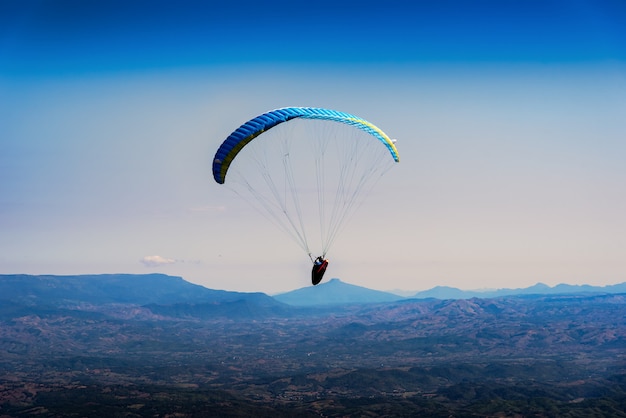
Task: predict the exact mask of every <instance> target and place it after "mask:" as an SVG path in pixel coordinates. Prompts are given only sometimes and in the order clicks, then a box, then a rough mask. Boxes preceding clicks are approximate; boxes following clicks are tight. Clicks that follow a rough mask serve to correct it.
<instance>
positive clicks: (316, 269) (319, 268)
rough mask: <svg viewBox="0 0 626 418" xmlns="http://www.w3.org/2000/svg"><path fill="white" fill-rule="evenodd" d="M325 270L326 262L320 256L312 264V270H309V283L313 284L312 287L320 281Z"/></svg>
mask: <svg viewBox="0 0 626 418" xmlns="http://www.w3.org/2000/svg"><path fill="white" fill-rule="evenodd" d="M327 268H328V260H326V259H324V258H322V256H319V257H317V258H316V259H315V261H314V262H313V269H312V270H311V283H313V286H315V285H316V284H318V283H319V282H321V281H322V278H323V277H324V273H326V269H327Z"/></svg>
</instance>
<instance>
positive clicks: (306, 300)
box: [274, 279, 403, 306]
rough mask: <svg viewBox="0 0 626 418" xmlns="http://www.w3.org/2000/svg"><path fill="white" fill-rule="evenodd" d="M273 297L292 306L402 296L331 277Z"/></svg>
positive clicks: (393, 299)
mask: <svg viewBox="0 0 626 418" xmlns="http://www.w3.org/2000/svg"><path fill="white" fill-rule="evenodd" d="M274 299H276V300H278V301H280V302H283V303H286V304H288V305H292V306H316V305H347V304H363V303H385V302H394V301H397V300H401V299H403V298H402V297H401V296H398V295H394V294H393V293H387V292H381V291H378V290H372V289H368V288H365V287H361V286H355V285H351V284H348V283H344V282H342V281H341V280H339V279H331V280H329V281H328V282H326V283H322V284H319V285H317V286H315V287H313V286H309V287H304V288H302V289H297V290H293V291H291V292H287V293H281V294H279V295H275V296H274Z"/></svg>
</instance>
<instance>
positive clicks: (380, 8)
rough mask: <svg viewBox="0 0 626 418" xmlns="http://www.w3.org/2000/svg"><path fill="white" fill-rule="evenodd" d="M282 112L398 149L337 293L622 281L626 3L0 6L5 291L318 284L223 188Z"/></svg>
mask: <svg viewBox="0 0 626 418" xmlns="http://www.w3.org/2000/svg"><path fill="white" fill-rule="evenodd" d="M283 106H320V107H329V108H335V109H338V110H342V111H346V112H350V113H354V114H357V115H359V116H362V117H364V118H366V119H368V120H370V121H372V122H374V123H375V124H377V125H378V126H380V127H381V128H383V129H384V130H385V131H386V132H387V133H389V134H390V135H391V136H392V137H396V138H398V148H399V151H400V154H401V157H402V162H401V164H399V165H398V167H397V168H394V169H393V170H392V171H390V172H389V173H388V174H387V175H386V176H385V178H384V180H383V181H382V182H381V186H380V187H379V188H377V190H376V192H375V193H374V194H373V196H372V197H371V199H370V201H368V204H367V205H365V206H364V207H363V208H362V209H361V210H360V211H359V213H358V214H357V216H355V218H354V219H353V221H352V222H351V223H350V224H349V225H348V227H347V229H346V231H345V233H344V234H343V235H342V236H341V237H340V239H339V240H338V241H337V244H336V245H335V247H333V251H332V252H331V254H329V257H330V258H331V267H330V269H329V272H328V274H329V276H331V277H339V278H341V279H342V280H345V281H348V282H350V283H355V284H360V285H363V286H368V287H372V288H378V289H384V290H389V289H394V288H397V289H407V290H420V289H426V288H430V287H433V286H436V285H450V286H457V287H461V288H466V289H469V288H471V289H476V288H494V287H521V286H527V285H531V284H534V283H536V282H538V281H542V282H545V283H548V284H557V283H561V282H567V283H591V284H600V285H601V284H610V283H617V282H621V281H624V280H626V261H624V260H623V258H624V257H623V254H624V253H626V238H624V237H626V220H625V217H624V216H623V213H626V194H625V190H626V188H625V187H624V186H626V168H625V167H624V166H625V164H623V161H624V159H625V157H626V144H625V143H626V140H624V138H625V137H626V117H624V115H626V4H625V3H624V2H622V1H523V2H522V1H506V0H505V1H475V2H465V1H440V2H413V3H411V5H410V6H407V4H405V2H393V1H390V2H358V3H355V2H343V3H341V4H336V2H330V1H328V2H326V1H322V2H315V3H312V4H309V5H307V6H302V7H298V8H294V6H293V2H286V1H277V2H272V3H268V4H266V3H258V2H254V3H252V2H176V3H173V2H158V1H157V2H154V1H152V2H144V1H137V2H132V4H130V5H129V4H127V2H118V1H109V2H95V1H94V2H91V1H87V2H85V1H1V2H0V231H2V233H1V234H0V273H32V274H48V273H49V274H80V273H114V272H125V273H142V272H152V271H159V272H163V273H167V274H173V275H180V276H183V277H185V278H186V279H187V280H190V281H193V282H196V283H200V284H203V285H206V286H208V287H212V288H220V289H228V290H242V291H265V292H268V293H272V292H277V291H283V290H290V289H293V288H297V287H301V286H305V285H307V283H308V282H309V277H308V275H309V261H308V259H306V258H304V257H302V254H301V252H300V250H299V249H298V248H297V247H296V246H294V245H293V243H292V242H291V241H290V240H289V239H288V238H287V237H283V236H282V235H281V234H280V232H278V231H277V230H276V229H275V227H274V226H273V225H271V224H267V222H266V221H265V220H264V218H262V217H261V218H260V217H259V216H258V215H257V214H256V213H255V212H253V211H251V210H250V209H249V208H248V207H247V206H246V204H245V202H240V201H238V200H237V199H236V198H234V197H233V196H231V195H230V194H229V193H227V191H226V190H223V189H222V188H220V187H219V186H218V185H217V184H215V183H212V180H211V175H210V161H211V158H212V156H213V153H214V151H215V149H216V148H217V147H218V146H219V144H220V143H221V141H222V140H223V139H224V138H225V137H226V136H227V135H228V134H229V133H230V132H231V131H232V130H233V129H235V128H236V127H237V126H239V124H241V123H242V122H244V121H245V120H247V119H249V118H251V117H253V116H256V115H257V114H260V113H263V112H265V111H267V110H271V109H274V108H277V107H283ZM268 237H271V239H270V240H269V241H268ZM268 242H269V243H271V245H268ZM146 257H148V258H146Z"/></svg>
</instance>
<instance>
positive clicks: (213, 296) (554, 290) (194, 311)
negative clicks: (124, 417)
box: [0, 274, 626, 317]
mask: <svg viewBox="0 0 626 418" xmlns="http://www.w3.org/2000/svg"><path fill="white" fill-rule="evenodd" d="M617 293H626V283H621V284H616V285H610V286H604V287H598V286H590V285H582V286H574V285H566V284H561V285H558V286H555V287H550V286H547V285H545V284H541V283H539V284H536V285H534V286H531V287H528V288H524V289H499V290H493V291H466V290H460V289H456V288H452V287H445V286H438V287H435V288H433V289H430V290H426V291H422V292H417V293H415V294H414V295H413V296H409V297H403V296H400V295H397V294H394V293H391V292H383V291H378V290H373V289H368V288H365V287H361V286H356V285H352V284H349V283H345V282H342V281H341V280H339V279H337V278H334V279H331V280H329V281H327V282H324V283H322V284H320V285H317V286H308V287H305V288H301V289H296V290H293V291H290V292H286V293H281V294H278V295H274V296H269V295H267V294H265V293H260V292H254V293H247V292H232V291H226V290H213V289H208V288H206V287H204V286H200V285H196V284H193V283H190V282H187V281H185V280H184V279H183V278H181V277H176V276H167V275H164V274H145V275H133V274H102V275H78V276H54V275H39V276H33V275H0V302H2V306H1V308H2V309H5V310H6V309H9V308H11V307H16V306H20V307H29V306H39V307H42V306H47V307H65V306H76V305H79V304H94V305H102V304H133V305H139V306H149V307H151V309H152V310H153V311H155V312H156V311H158V312H160V313H165V311H167V312H168V313H170V314H172V313H175V314H177V315H182V316H184V315H192V316H201V317H203V316H211V315H215V314H223V315H235V316H238V315H239V316H240V315H246V313H248V314H249V315H251V316H265V315H275V314H280V313H284V312H286V311H287V310H290V308H294V307H298V308H302V309H304V310H302V311H300V312H301V313H304V314H306V313H308V311H307V310H306V308H312V307H323V306H337V305H354V304H372V303H389V302H397V301H401V300H408V299H441V300H446V299H471V298H498V297H504V296H516V295H518V296H519V295H569V294H617ZM290 312H291V313H292V314H293V313H294V312H296V313H297V312H298V311H297V310H295V311H294V310H293V309H291V310H290Z"/></svg>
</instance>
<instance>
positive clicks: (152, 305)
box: [0, 274, 286, 317]
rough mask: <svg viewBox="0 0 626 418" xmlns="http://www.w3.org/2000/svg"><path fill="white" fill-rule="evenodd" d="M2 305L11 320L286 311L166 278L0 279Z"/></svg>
mask: <svg viewBox="0 0 626 418" xmlns="http://www.w3.org/2000/svg"><path fill="white" fill-rule="evenodd" d="M0 302H1V303H2V305H1V309H0V314H3V313H5V314H6V313H10V314H11V315H13V314H15V312H20V311H22V310H24V309H25V308H27V309H29V310H31V311H32V309H38V310H39V311H41V310H49V309H58V308H64V309H70V310H71V309H75V308H76V307H81V309H82V310H84V309H85V305H95V306H103V305H113V304H121V305H132V306H144V307H145V308H146V309H148V310H150V311H153V312H154V313H155V314H165V315H168V316H174V317H176V316H179V315H180V316H184V317H190V316H191V317H193V316H198V317H207V316H210V315H220V316H230V315H233V314H234V313H236V314H237V316H238V317H244V316H246V315H247V316H249V317H256V316H265V315H270V314H276V313H281V312H282V311H283V310H284V309H285V308H286V306H285V305H283V304H282V303H280V302H278V301H276V300H274V299H272V298H271V297H270V296H268V295H266V294H264V293H259V292H257V293H244V292H229V291H225V290H213V289H208V288H206V287H204V286H200V285H196V284H193V283H189V282H187V281H185V280H184V279H183V278H181V277H175V276H167V275H164V274H144V275H135V274H101V275H78V276H52V275H41V276H31V275H0ZM99 310H100V311H101V310H102V309H99Z"/></svg>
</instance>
